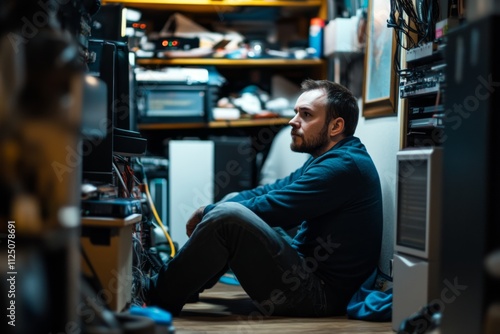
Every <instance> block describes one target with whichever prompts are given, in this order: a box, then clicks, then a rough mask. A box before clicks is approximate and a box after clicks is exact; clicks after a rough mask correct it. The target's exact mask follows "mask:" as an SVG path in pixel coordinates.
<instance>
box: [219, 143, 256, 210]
mask: <svg viewBox="0 0 500 334" xmlns="http://www.w3.org/2000/svg"><path fill="white" fill-rule="evenodd" d="M211 140H212V141H213V142H214V201H215V202H218V201H220V200H221V199H222V198H223V197H224V196H225V195H227V194H229V193H232V192H239V191H242V190H246V189H250V188H253V187H254V186H255V184H256V183H257V166H256V164H255V158H254V156H255V151H254V149H253V146H252V138H250V137H226V136H220V137H212V138H211ZM235 170H237V171H238V172H237V173H235V172H234V171H235Z"/></svg>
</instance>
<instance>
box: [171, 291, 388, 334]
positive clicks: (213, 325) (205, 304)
mask: <svg viewBox="0 0 500 334" xmlns="http://www.w3.org/2000/svg"><path fill="white" fill-rule="evenodd" d="M174 326H175V328H176V334H195V333H196V334H199V333H238V334H240V333H241V334H253V333H287V334H288V333H336V334H346V333H385V334H394V332H393V331H392V329H391V323H390V322H382V323H377V322H367V321H359V320H350V319H347V318H346V317H328V318H289V317H264V316H263V315H262V313H260V312H259V311H258V310H257V308H255V307H254V306H253V304H252V302H251V301H250V299H249V298H248V296H247V295H246V293H245V292H244V291H243V290H242V289H241V287H239V286H234V285H225V284H221V283H218V284H217V285H216V286H215V287H213V288H212V289H210V290H206V291H204V292H203V293H202V294H201V295H200V301H199V302H197V303H190V304H186V306H184V309H183V310H182V312H181V314H180V316H179V317H176V318H174Z"/></svg>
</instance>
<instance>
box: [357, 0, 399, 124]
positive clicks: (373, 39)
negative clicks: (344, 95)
mask: <svg viewBox="0 0 500 334" xmlns="http://www.w3.org/2000/svg"><path fill="white" fill-rule="evenodd" d="M389 12H390V3H389V1H386V0H370V1H369V4H368V18H367V29H366V34H367V36H366V49H365V64H364V65H365V66H364V69H365V70H364V80H363V116H364V117H366V118H372V117H381V116H391V115H396V114H397V113H396V108H397V100H398V99H397V94H398V93H397V92H398V76H397V74H396V71H395V70H394V53H395V51H396V40H395V38H394V29H392V28H389V27H387V19H388V18H389Z"/></svg>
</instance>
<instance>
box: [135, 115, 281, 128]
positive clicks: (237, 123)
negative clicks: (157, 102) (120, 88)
mask: <svg viewBox="0 0 500 334" xmlns="http://www.w3.org/2000/svg"><path fill="white" fill-rule="evenodd" d="M289 121H290V118H287V117H278V118H266V119H234V120H217V121H211V122H207V123H203V122H198V123H144V124H139V125H138V127H139V130H174V129H215V128H238V127H258V126H263V127H270V126H281V125H286V124H288V122H289Z"/></svg>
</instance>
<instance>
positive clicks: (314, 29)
mask: <svg viewBox="0 0 500 334" xmlns="http://www.w3.org/2000/svg"><path fill="white" fill-rule="evenodd" d="M324 28H325V20H323V19H321V18H319V17H314V18H312V19H311V23H310V25H309V48H310V49H311V50H310V52H309V53H310V54H311V56H312V57H314V58H321V57H322V56H323V29H324Z"/></svg>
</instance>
